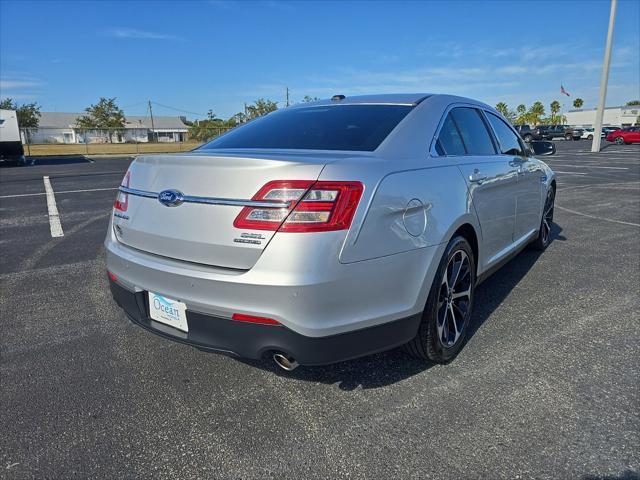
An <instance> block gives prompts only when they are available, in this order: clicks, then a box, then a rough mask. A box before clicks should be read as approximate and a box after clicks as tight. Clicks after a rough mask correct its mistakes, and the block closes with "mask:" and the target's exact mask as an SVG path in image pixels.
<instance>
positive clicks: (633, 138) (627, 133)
mask: <svg viewBox="0 0 640 480" xmlns="http://www.w3.org/2000/svg"><path fill="white" fill-rule="evenodd" d="M607 141H608V142H616V143H617V144H618V145H622V144H623V143H626V144H629V143H640V127H626V128H621V129H619V130H615V131H613V132H611V133H610V134H609V135H607Z"/></svg>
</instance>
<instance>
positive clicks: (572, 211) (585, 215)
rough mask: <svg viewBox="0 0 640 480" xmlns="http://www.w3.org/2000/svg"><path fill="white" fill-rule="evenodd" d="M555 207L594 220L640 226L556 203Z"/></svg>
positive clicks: (639, 225)
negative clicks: (577, 210)
mask: <svg viewBox="0 0 640 480" xmlns="http://www.w3.org/2000/svg"><path fill="white" fill-rule="evenodd" d="M555 207H556V208H559V209H560V210H564V211H565V212H569V213H573V214H574V215H580V216H582V217H588V218H594V219H596V220H603V221H605V222H611V223H619V224H621V225H631V226H632V227H640V223H633V222H623V221H622V220H614V219H613V218H607V217H599V216H597V215H589V214H588V213H583V212H576V211H575V210H571V209H569V208H566V207H561V206H560V205H557V204H556V205H555Z"/></svg>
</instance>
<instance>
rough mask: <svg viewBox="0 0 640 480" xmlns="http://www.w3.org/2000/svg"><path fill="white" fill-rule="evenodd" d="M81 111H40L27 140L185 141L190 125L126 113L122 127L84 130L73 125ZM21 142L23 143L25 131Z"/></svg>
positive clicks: (78, 141) (164, 118) (93, 141)
mask: <svg viewBox="0 0 640 480" xmlns="http://www.w3.org/2000/svg"><path fill="white" fill-rule="evenodd" d="M82 115H84V114H82V113H65V112H42V113H41V116H40V122H39V126H38V128H36V129H29V143H145V142H149V141H150V140H152V139H157V141H158V142H184V141H185V140H187V133H188V132H189V127H188V126H187V125H185V124H184V123H183V121H182V119H181V118H180V117H156V116H154V117H153V128H152V127H151V118H150V117H139V116H135V115H132V116H128V115H127V116H126V117H125V118H126V121H125V126H124V128H123V129H118V130H113V131H112V132H108V131H107V130H86V129H83V128H78V127H76V126H75V125H76V121H77V118H78V117H81V116H82ZM22 141H23V142H24V143H26V138H25V135H24V131H23V132H22Z"/></svg>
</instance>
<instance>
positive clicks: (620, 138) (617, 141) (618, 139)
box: [614, 137, 624, 145]
mask: <svg viewBox="0 0 640 480" xmlns="http://www.w3.org/2000/svg"><path fill="white" fill-rule="evenodd" d="M614 142H616V145H624V138H622V137H616V138H615V140H614Z"/></svg>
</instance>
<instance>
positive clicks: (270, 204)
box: [118, 186, 289, 208]
mask: <svg viewBox="0 0 640 480" xmlns="http://www.w3.org/2000/svg"><path fill="white" fill-rule="evenodd" d="M118 190H120V191H121V192H122V193H128V194H129V195H134V196H136V197H144V198H155V199H156V200H157V199H158V195H159V193H158V192H148V191H146V190H138V189H136V188H129V187H124V186H120V188H119V189H118ZM184 203H201V204H206V205H227V206H230V207H255V208H289V202H278V201H270V200H235V199H232V198H215V197H196V196H193V195H185V196H184Z"/></svg>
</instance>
